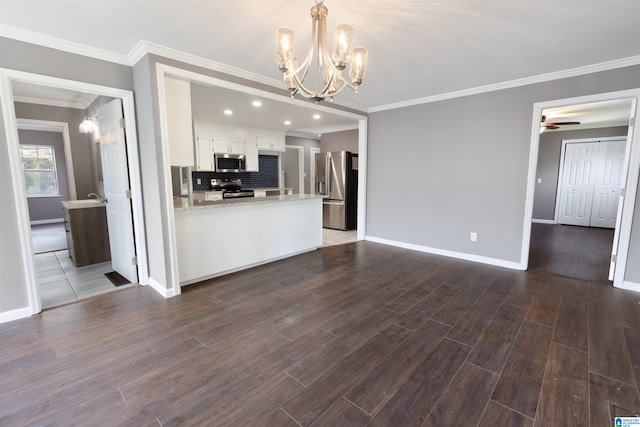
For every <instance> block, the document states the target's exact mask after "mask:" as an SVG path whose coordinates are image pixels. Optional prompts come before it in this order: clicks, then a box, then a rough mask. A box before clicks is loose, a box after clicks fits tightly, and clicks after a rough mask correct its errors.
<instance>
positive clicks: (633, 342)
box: [623, 325, 640, 391]
mask: <svg viewBox="0 0 640 427" xmlns="http://www.w3.org/2000/svg"><path fill="white" fill-rule="evenodd" d="M638 326H639V327H640V325H638ZM623 330H624V337H625V339H626V342H627V349H629V357H630V358H631V364H632V365H633V372H634V374H635V376H636V387H637V388H638V391H640V329H635V328H626V327H625V328H623Z"/></svg>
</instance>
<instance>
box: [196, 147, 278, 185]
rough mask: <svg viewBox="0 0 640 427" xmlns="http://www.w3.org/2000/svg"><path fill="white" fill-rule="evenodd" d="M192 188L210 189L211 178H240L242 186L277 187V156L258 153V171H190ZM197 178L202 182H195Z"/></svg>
mask: <svg viewBox="0 0 640 427" xmlns="http://www.w3.org/2000/svg"><path fill="white" fill-rule="evenodd" d="M192 177H193V190H194V191H208V190H211V180H212V179H213V178H217V179H238V178H239V179H240V180H241V181H242V187H243V188H274V187H276V188H277V187H278V156H277V155H276V156H274V155H265V154H260V155H259V156H258V172H241V173H220V172H192ZM198 178H199V179H200V181H201V182H202V184H197V182H198V181H197V180H198Z"/></svg>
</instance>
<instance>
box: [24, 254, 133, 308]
mask: <svg viewBox="0 0 640 427" xmlns="http://www.w3.org/2000/svg"><path fill="white" fill-rule="evenodd" d="M35 259H36V276H37V278H36V279H37V286H38V295H39V296H40V303H41V304H42V308H50V307H55V306H58V305H62V304H67V303H70V302H74V301H78V300H81V299H84V298H88V297H91V296H94V295H99V294H104V293H107V292H111V291H115V290H116V289H122V288H124V287H127V286H133V285H125V286H119V287H115V286H114V285H113V284H112V283H111V282H110V281H109V279H107V278H106V277H105V275H104V274H105V273H108V272H110V271H113V269H112V268H111V262H103V263H100V264H93V265H87V266H84V267H75V266H74V265H73V261H71V258H69V251H68V250H62V251H57V252H47V253H43V254H36V255H35Z"/></svg>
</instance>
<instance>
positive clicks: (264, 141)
mask: <svg viewBox="0 0 640 427" xmlns="http://www.w3.org/2000/svg"><path fill="white" fill-rule="evenodd" d="M256 143H257V145H258V150H262V151H284V136H267V135H258V136H256Z"/></svg>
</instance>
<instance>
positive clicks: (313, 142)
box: [285, 136, 320, 194]
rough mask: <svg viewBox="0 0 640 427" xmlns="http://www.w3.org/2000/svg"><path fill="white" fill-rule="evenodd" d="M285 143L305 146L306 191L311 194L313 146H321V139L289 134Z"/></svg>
mask: <svg viewBox="0 0 640 427" xmlns="http://www.w3.org/2000/svg"><path fill="white" fill-rule="evenodd" d="M285 143H286V145H297V146H302V147H304V173H305V177H304V193H305V194H311V148H320V141H318V140H317V139H310V138H300V137H297V136H287V137H286V140H285Z"/></svg>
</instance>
